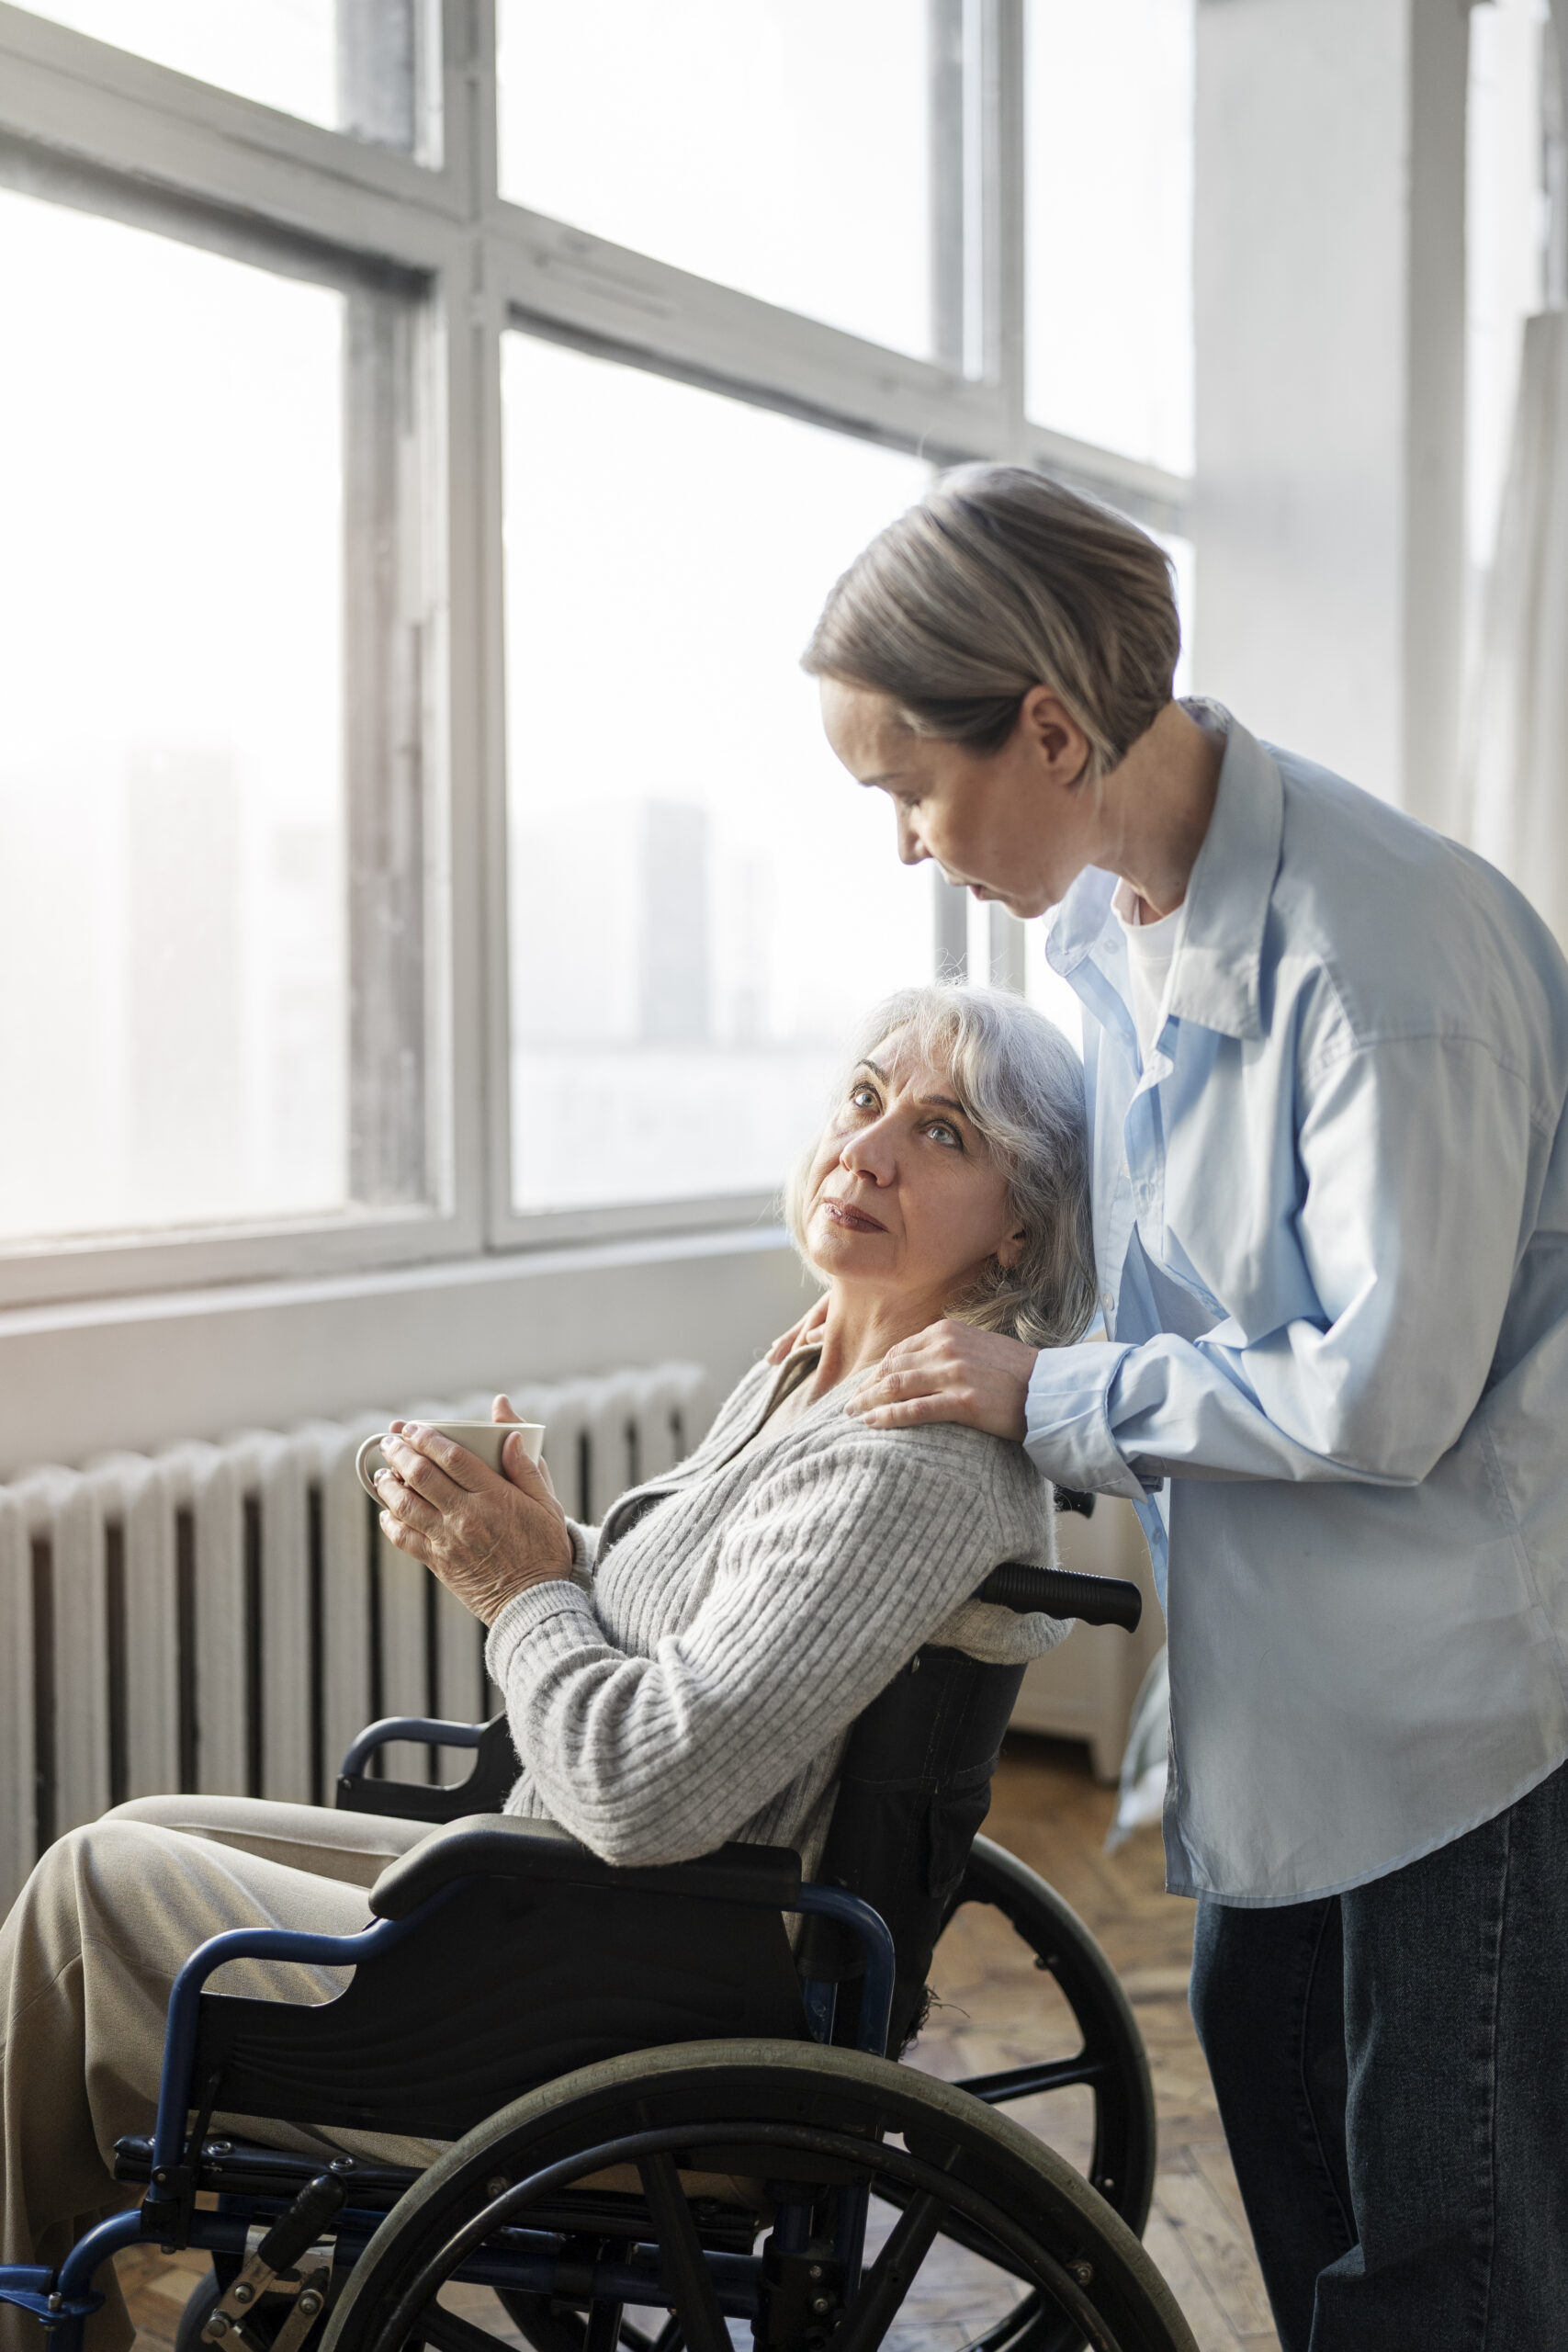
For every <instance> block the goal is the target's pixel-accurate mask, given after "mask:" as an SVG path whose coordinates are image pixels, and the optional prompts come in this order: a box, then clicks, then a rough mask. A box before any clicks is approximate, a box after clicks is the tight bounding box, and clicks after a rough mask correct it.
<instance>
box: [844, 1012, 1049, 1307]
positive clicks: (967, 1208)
mask: <svg viewBox="0 0 1568 2352" xmlns="http://www.w3.org/2000/svg"><path fill="white" fill-rule="evenodd" d="M802 1209H803V1219H802V1221H803V1225H804V1228H805V1235H806V1248H807V1256H808V1257H809V1258H810V1260H811V1262H812V1264H813V1265H814V1266H815V1267H816V1268H817V1269H818V1272H819V1273H823V1274H826V1275H827V1276H829V1279H830V1280H831V1281H833V1282H834V1283H838V1284H840V1285H842V1286H846V1287H852V1288H853V1287H861V1286H865V1287H868V1288H870V1289H872V1290H874V1291H876V1292H879V1293H881V1294H884V1295H886V1296H887V1297H889V1298H893V1297H897V1299H898V1300H899V1302H900V1303H901V1304H905V1303H907V1304H908V1306H909V1307H910V1308H911V1309H912V1310H915V1311H918V1313H919V1317H920V1320H921V1321H930V1320H934V1319H935V1318H936V1317H938V1316H940V1315H941V1314H942V1312H943V1311H944V1309H945V1308H946V1306H948V1305H949V1303H950V1302H951V1301H953V1299H955V1298H956V1297H958V1295H960V1294H961V1293H962V1292H963V1291H964V1290H967V1289H968V1288H969V1286H970V1285H971V1284H972V1283H974V1282H975V1280H976V1277H977V1276H978V1275H979V1274H980V1273H981V1272H982V1271H983V1270H984V1268H985V1267H986V1266H987V1265H988V1264H989V1263H990V1261H992V1260H993V1259H999V1260H1000V1261H1001V1263H1002V1264H1003V1265H1011V1264H1013V1263H1015V1262H1016V1261H1017V1259H1018V1258H1019V1256H1020V1254H1021V1250H1022V1249H1023V1245H1024V1238H1025V1237H1024V1235H1023V1233H1022V1232H1021V1230H1020V1229H1019V1227H1018V1224H1017V1219H1016V1217H1015V1216H1014V1214H1013V1211H1012V1208H1011V1204H1010V1201H1009V1198H1008V1186H1007V1180H1006V1178H1005V1177H1004V1176H1003V1174H1002V1172H1001V1170H1000V1169H999V1168H998V1166H997V1165H996V1163H995V1161H994V1160H993V1159H992V1158H991V1156H990V1153H989V1151H988V1150H987V1147H986V1145H985V1143H984V1141H983V1139H982V1138H981V1136H980V1134H979V1132H978V1130H977V1129H976V1126H975V1125H974V1122H973V1121H972V1120H971V1119H970V1117H969V1114H968V1113H967V1112H966V1111H965V1110H964V1107H963V1105H962V1103H960V1101H959V1099H958V1090H957V1088H956V1087H955V1086H954V1084H953V1079H952V1077H951V1075H950V1074H949V1072H948V1071H947V1070H946V1069H941V1068H933V1067H932V1066H931V1064H930V1063H928V1062H926V1061H925V1060H923V1059H922V1058H921V1057H920V1056H919V1053H918V1051H917V1050H916V1048H915V1046H914V1045H913V1042H912V1041H911V1040H910V1039H909V1037H908V1035H894V1036H891V1037H888V1038H886V1039H885V1040H884V1041H883V1043H882V1044H881V1045H880V1046H877V1047H876V1048H875V1049H874V1053H873V1055H872V1057H871V1059H870V1060H869V1061H864V1062H862V1063H861V1064H860V1065H859V1066H858V1068H857V1069H854V1070H853V1071H852V1074H851V1077H850V1080H849V1083H848V1085H847V1086H846V1087H845V1090H844V1094H843V1099H842V1101H841V1102H840V1103H839V1104H838V1105H837V1107H836V1108H835V1109H834V1111H833V1112H832V1114H830V1116H829V1120H828V1124H827V1125H826V1126H825V1127H824V1129H823V1131H822V1135H821V1138H820V1140H819V1141H818V1147H817V1150H816V1153H815V1154H814V1156H813V1159H812V1162H811V1168H810V1171H809V1174H808V1176H807V1183H806V1196H805V1200H804V1202H803V1204H802Z"/></svg>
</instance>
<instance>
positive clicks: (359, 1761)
mask: <svg viewBox="0 0 1568 2352" xmlns="http://www.w3.org/2000/svg"><path fill="white" fill-rule="evenodd" d="M489 1728H490V1726H489V1724H450V1723H440V1722H437V1721H436V1719H435V1717H434V1716H433V1715H383V1716H382V1717H381V1720H380V1722H379V1723H374V1724H366V1726H365V1729H364V1730H363V1731H362V1732H361V1733H360V1735H359V1736H358V1738H357V1739H356V1740H355V1741H354V1742H353V1743H352V1745H351V1746H350V1747H349V1749H348V1752H347V1754H346V1755H345V1756H344V1759H343V1762H342V1764H341V1765H340V1766H339V1767H338V1778H339V1779H340V1780H343V1781H357V1780H359V1779H360V1778H362V1776H363V1774H364V1771H365V1767H366V1766H367V1764H368V1762H369V1761H370V1758H372V1757H373V1756H374V1755H375V1753H376V1751H377V1749H378V1748H379V1747H390V1745H391V1743H392V1741H393V1740H395V1739H413V1740H423V1741H425V1742H426V1743H427V1744H428V1745H429V1746H430V1747H478V1746H479V1742H480V1740H481V1739H482V1738H483V1737H484V1736H485V1733H486V1732H487V1731H488V1729H489Z"/></svg>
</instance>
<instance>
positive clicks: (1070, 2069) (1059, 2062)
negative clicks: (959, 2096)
mask: <svg viewBox="0 0 1568 2352" xmlns="http://www.w3.org/2000/svg"><path fill="white" fill-rule="evenodd" d="M1107 2071H1108V2069H1107V2066H1106V2062H1105V2060H1104V2059H1103V2058H1091V2057H1090V2056H1089V2053H1088V2052H1079V2054H1078V2055H1077V2057H1076V2058H1056V2059H1052V2060H1049V2061H1045V2062H1043V2063H1042V2064H1039V2065H1036V2066H1006V2067H1004V2068H1003V2069H1002V2071H1001V2073H1000V2074H998V2075H964V2076H963V2077H962V2079H961V2080H960V2081H958V2082H956V2083H955V2084H954V2085H953V2088H954V2089H955V2090H960V2091H967V2092H968V2094H969V2096H970V2098H981V2099H984V2100H985V2102H986V2105H987V2107H1001V2106H1003V2105H1005V2103H1006V2102H1007V2101H1008V2100H1009V2099H1010V2098H1031V2097H1032V2095H1033V2094H1034V2093H1035V2092H1036V2091H1062V2090H1066V2088H1067V2087H1068V2086H1069V2085H1070V2084H1072V2083H1099V2082H1103V2081H1104V2079H1105V2076H1106V2074H1107Z"/></svg>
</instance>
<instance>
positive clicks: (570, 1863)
mask: <svg viewBox="0 0 1568 2352" xmlns="http://www.w3.org/2000/svg"><path fill="white" fill-rule="evenodd" d="M465 1878H533V1879H565V1880H568V1881H570V1883H572V1884H573V1885H577V1886H614V1887H624V1888H626V1889H628V1890H635V1891H638V1892H641V1893H644V1894H687V1895H697V1896H705V1897H706V1898H707V1899H708V1900H709V1901H711V1902H717V1903H744V1904H755V1905H760V1906H761V1908H763V1909H765V1910H770V1911H789V1910H792V1909H794V1908H795V1906H796V1905H797V1904H798V1902H799V1899H800V1856H799V1855H798V1854H796V1853H794V1852H792V1851H791V1850H790V1849H789V1848H788V1847H785V1846H742V1845H728V1846H721V1847H720V1848H719V1849H718V1851H717V1852H716V1853H715V1854H704V1855H702V1856H700V1857H699V1859H698V1860H695V1861H691V1862H667V1863H660V1864H659V1865H658V1866H657V1867H655V1868H652V1869H636V1870H623V1869H619V1868H617V1867H616V1866H615V1864H614V1863H612V1862H604V1861H601V1860H600V1859H599V1857H598V1855H597V1854H595V1853H592V1852H591V1851H590V1849H588V1848H587V1847H586V1846H584V1845H581V1843H580V1842H579V1840H578V1839H577V1838H573V1837H571V1836H570V1833H569V1832H568V1831H566V1830H564V1829H562V1828H561V1827H560V1826H558V1824H557V1823H556V1822H553V1821H529V1820H525V1819H524V1818H523V1817H522V1816H520V1815H516V1814H494V1813H473V1814H468V1815H465V1816H464V1817H463V1819H462V1820H460V1821H452V1822H448V1823H447V1824H446V1826H445V1827H443V1828H440V1829H433V1830H432V1831H431V1833H430V1835H429V1837H428V1838H421V1839H420V1841H419V1843H418V1845H417V1846H411V1847H410V1848H409V1849H408V1851H407V1853H406V1854H400V1856H399V1857H398V1860H396V1861H395V1862H391V1863H389V1865H388V1867H387V1868H386V1869H385V1870H384V1871H382V1873H381V1875H380V1877H379V1878H378V1880H377V1881H376V1883H375V1885H374V1886H373V1887H372V1888H371V1890H370V1908H371V1910H372V1911H373V1912H374V1914H375V1915H376V1917H378V1919H406V1918H407V1917H409V1915H410V1914H411V1913H412V1912H414V1911H417V1910H418V1909H419V1907H420V1905H422V1904H423V1903H427V1902H428V1901H429V1900H430V1898H431V1896H432V1895H433V1894H440V1892H441V1891H442V1889H443V1888H444V1887H447V1886H451V1885H453V1884H455V1883H456V1882H457V1880H459V1879H465Z"/></svg>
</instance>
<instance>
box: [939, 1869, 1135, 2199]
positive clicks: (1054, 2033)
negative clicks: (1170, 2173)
mask: <svg viewBox="0 0 1568 2352" xmlns="http://www.w3.org/2000/svg"><path fill="white" fill-rule="evenodd" d="M970 1905H975V1906H978V1907H981V1908H984V1909H988V1910H990V1911H992V1912H995V1913H998V1914H999V1915H1000V1917H1001V1918H1003V1919H1004V1920H1006V1922H1007V1924H1008V1926H1009V1927H1010V1928H1011V1929H1012V1931H1013V1939H1016V1940H1013V1939H1010V1951H1007V1952H1006V1953H1005V1954H1004V1956H1003V1962H1002V1987H1003V1990H1002V2005H1003V2010H1004V2013H1003V2014H1002V2015H1001V2016H999V2017H998V2018H995V2019H992V2020H987V2019H986V2018H984V2017H983V2016H982V2017H979V2018H974V2019H970V2018H967V2017H965V2015H964V1996H965V1991H966V1986H965V1983H964V1978H965V1973H966V1971H967V1970H968V1969H969V1968H970V1967H971V1966H972V1962H973V1955H972V1954H966V1953H965V1951H964V1949H963V1947H964V1930H965V1928H966V1927H967V1926H969V1925H970V1924H971V1923H970V1922H967V1921H965V1920H964V1918H963V1917H962V1914H963V1913H964V1911H965V1910H966V1909H967V1908H968V1907H969V1906H970ZM996 1960H997V1952H996V1947H995V1945H994V1943H993V1942H992V1940H991V1939H990V1938H989V1937H987V1950H986V1954H985V1961H986V1964H987V1967H988V1969H989V1970H992V1971H994V1969H995V1966H996ZM1037 1973H1038V1974H1045V1975H1048V1976H1049V1977H1050V1978H1051V1979H1052V1980H1053V1984H1054V1985H1055V1991H1056V1992H1057V1993H1058V1994H1059V1995H1060V1996H1061V1997H1060V1999H1059V2000H1057V1999H1055V1998H1052V1999H1051V2000H1050V2001H1049V2002H1048V2003H1045V2004H1042V2003H1041V2002H1040V2001H1039V1999H1038V1997H1037V1995H1038V1991H1039V1990H1043V1988H1041V1987H1039V1986H1038V1974H1037ZM931 1982H932V1984H933V1985H934V1986H935V1988H936V1992H937V1996H938V2001H937V2005H933V2008H932V2013H931V2018H930V2019H929V2020H928V2023H927V2027H926V2030H925V2041H926V2048H925V2051H924V2052H922V2051H921V2047H920V2044H919V2042H917V2043H916V2045H915V2051H914V2055H913V2063H914V2064H916V2065H917V2066H919V2065H920V2064H922V2059H924V2062H925V2063H926V2064H928V2065H931V2064H932V2062H933V2061H937V2060H940V2059H941V2058H942V2057H944V2056H945V2055H946V2052H944V2051H943V2048H942V2044H943V2041H944V2040H946V2039H948V2038H949V2037H948V2035H947V2034H946V2032H945V2031H944V2029H946V2028H947V2026H948V2020H949V2018H950V2016H956V2017H957V2018H958V2019H959V2021H960V2023H961V2025H964V2026H971V2027H975V2028H978V2030H980V2031H981V2032H982V2033H985V2032H986V2030H987V2024H989V2025H991V2027H992V2028H993V2036H994V2038H995V2039H996V2040H998V2041H1000V2042H1001V2043H1002V2045H1003V2049H1004V2050H1005V2054H1006V2055H1007V2056H1008V2057H1009V2058H1010V2059H1011V2060H1012V2062H1013V2063H1011V2064H1009V2065H1006V2066H1003V2067H1001V2068H999V2069H998V2070H996V2071H994V2072H992V2073H989V2074H986V2075H966V2074H964V2073H962V2072H959V2073H957V2074H956V2075H954V2076H953V2079H955V2080H956V2081H957V2083H958V2086H959V2087H960V2088H961V2089H963V2090H966V2091H968V2092H969V2093H970V2094H971V2095H972V2097H974V2098H979V2099H983V2100H984V2101H985V2102H986V2104H987V2106H990V2107H1002V2106H1007V2105H1009V2104H1010V2103H1012V2102H1014V2101H1025V2102H1028V2108H1027V2111H1026V2113H1025V2115H1024V2116H1023V2117H1021V2119H1020V2120H1022V2121H1025V2122H1027V2123H1029V2124H1030V2125H1032V2127H1033V2128H1034V2129H1035V2130H1037V2131H1040V2132H1041V2134H1042V2135H1043V2136H1044V2137H1046V2138H1047V2139H1049V2140H1052V2141H1055V2140H1057V2139H1058V2138H1059V2139H1062V2140H1066V2141H1068V2142H1070V2143H1076V2144H1073V2145H1072V2147H1071V2154H1073V2156H1074V2157H1075V2158H1077V2160H1078V2166H1079V2169H1080V2170H1081V2171H1083V2172H1084V2173H1085V2175H1086V2177H1088V2179H1089V2185H1090V2186H1091V2188H1097V2189H1098V2190H1099V2192H1100V2195H1101V2197H1103V2198H1104V2199H1105V2201H1106V2203H1107V2204H1108V2205H1110V2206H1111V2207H1112V2208H1113V2209H1114V2211H1116V2212H1117V2213H1119V2214H1120V2215H1121V2217H1122V2221H1124V2222H1126V2224H1127V2226H1128V2228H1129V2229H1131V2230H1133V2231H1134V2232H1136V2233H1138V2234H1140V2235H1141V2234H1142V2232H1143V2227H1144V2223H1145V2222H1146V2221H1147V2219H1148V2215H1149V2202H1150V2199H1151V2198H1152V2197H1153V2195H1154V2183H1155V2154H1156V2148H1155V2098H1154V2086H1153V2084H1152V2083H1151V2082H1150V2079H1149V2062H1148V2057H1147V2054H1146V2052H1145V2049H1144V2041H1143V2036H1142V2035H1141V2034H1140V2032H1139V2031H1138V2027H1137V2022H1136V2020H1135V2018H1134V2016H1133V2012H1132V2009H1131V2007H1129V2006H1128V2002H1127V1996H1126V1995H1125V1994H1124V1993H1123V1992H1122V1987H1121V1985H1120V1983H1119V1982H1118V1981H1117V1976H1116V1972H1115V1970H1114V1969H1113V1968H1112V1967H1111V1962H1109V1961H1108V1960H1107V1959H1106V1957H1105V1954H1104V1953H1103V1952H1102V1951H1101V1950H1100V1946H1099V1945H1098V1944H1097V1943H1096V1941H1095V1939H1094V1938H1093V1937H1092V1936H1091V1935H1090V1933H1089V1929H1088V1928H1086V1927H1085V1926H1084V1923H1083V1921H1082V1920H1081V1919H1080V1918H1079V1917H1078V1916H1077V1912H1076V1911H1074V1910H1073V1908H1072V1906H1071V1905H1069V1904H1067V1903H1065V1902H1064V1901H1063V1899H1062V1897H1061V1896H1060V1895H1059V1894H1057V1893H1056V1891H1055V1887H1052V1886H1049V1885H1047V1883H1046V1882H1045V1881H1044V1880H1043V1878H1041V1877H1040V1876H1039V1874H1038V1872H1036V1871H1032V1870H1031V1869H1029V1867H1028V1865H1027V1864H1026V1863H1023V1862H1021V1861H1020V1860H1018V1859H1017V1857H1016V1855H1013V1854H1010V1853H1009V1852H1008V1851H1007V1850H1006V1849H1005V1848H1004V1847H1001V1846H998V1845H995V1844H993V1843H992V1841H991V1839H990V1838H976V1840H975V1843H974V1846H973V1848H972V1849H971V1850H970V1856H969V1863H968V1867H967V1869H966V1871H965V1872H964V1880H963V1883H962V1884H961V1885H960V1887H959V1890H958V1894H957V1895H956V1896H955V1897H954V1900H953V1908H952V1910H951V1911H950V1912H949V1914H948V1925H947V1928H945V1929H944V1930H943V1934H942V1940H941V1941H940V1942H939V1943H938V1945H937V1948H936V1954H935V1957H934V1959H933V1961H932V1963H931ZM949 2003H951V2004H952V2005H953V2007H952V2008H951V2009H950V2008H949V2007H948V2006H947V2004H949ZM951 2038H952V2040H953V2042H954V2043H955V2046H956V2050H957V2052H960V2053H961V2052H962V2051H963V2048H964V2043H965V2041H968V2040H969V2039H970V2036H969V2034H967V2033H965V2032H963V2031H960V2032H959V2033H957V2034H956V2035H954V2036H952V2037H951ZM998 2054H1002V2052H998ZM933 2071H934V2068H933ZM942 2072H943V2073H944V2074H945V2073H946V2072H947V2067H946V2066H945V2065H943V2066H942ZM1068 2105H1073V2106H1075V2107H1076V2109H1077V2112H1076V2113H1075V2114H1074V2115H1073V2116H1072V2117H1071V2118H1070V2119H1069V2118H1068V2117H1066V2115H1063V2116H1061V2117H1060V2128H1058V2114H1057V2111H1056V2110H1058V2109H1064V2108H1066V2106H1068ZM1062 2152H1063V2153H1066V2152H1067V2151H1066V2150H1064V2151H1062Z"/></svg>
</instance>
